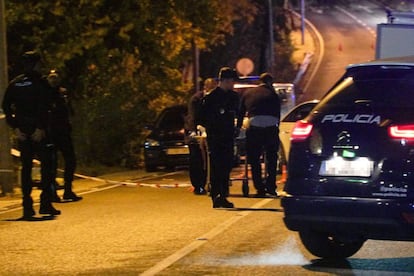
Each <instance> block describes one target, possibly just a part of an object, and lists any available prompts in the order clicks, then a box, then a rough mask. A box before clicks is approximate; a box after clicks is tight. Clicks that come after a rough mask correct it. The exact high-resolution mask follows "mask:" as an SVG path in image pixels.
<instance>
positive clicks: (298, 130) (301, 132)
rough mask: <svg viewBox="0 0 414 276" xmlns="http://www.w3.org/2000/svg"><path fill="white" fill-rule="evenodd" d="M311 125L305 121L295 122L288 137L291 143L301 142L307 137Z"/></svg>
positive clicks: (310, 130)
mask: <svg viewBox="0 0 414 276" xmlns="http://www.w3.org/2000/svg"><path fill="white" fill-rule="evenodd" d="M312 128H313V125H312V124H311V123H308V122H307V121H297V122H296V123H295V127H294V128H293V131H292V135H291V136H290V140H291V142H298V141H303V140H305V139H306V138H308V137H309V135H310V134H311V132H312Z"/></svg>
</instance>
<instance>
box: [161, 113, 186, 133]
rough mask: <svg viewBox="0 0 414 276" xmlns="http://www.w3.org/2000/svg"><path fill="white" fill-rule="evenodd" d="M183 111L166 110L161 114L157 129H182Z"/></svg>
mask: <svg viewBox="0 0 414 276" xmlns="http://www.w3.org/2000/svg"><path fill="white" fill-rule="evenodd" d="M185 114H186V112H185V110H184V109H166V110H165V111H164V112H163V113H161V115H160V118H159V120H158V123H157V128H159V129H164V130H180V129H183V128H184V119H185Z"/></svg>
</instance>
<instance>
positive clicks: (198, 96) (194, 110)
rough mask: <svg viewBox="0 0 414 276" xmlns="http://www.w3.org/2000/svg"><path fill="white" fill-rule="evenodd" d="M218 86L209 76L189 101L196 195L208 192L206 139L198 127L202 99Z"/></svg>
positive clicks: (189, 141)
mask: <svg viewBox="0 0 414 276" xmlns="http://www.w3.org/2000/svg"><path fill="white" fill-rule="evenodd" d="M216 86H217V82H216V80H215V79H213V78H207V79H206V80H205V81H204V86H203V90H202V91H198V92H196V93H195V94H194V95H193V96H192V97H191V98H190V101H189V103H188V115H187V125H186V128H187V132H188V136H187V140H188V142H187V143H188V148H189V150H190V166H189V174H190V180H191V184H192V185H193V187H194V194H195V195H204V194H206V193H207V191H206V189H205V186H206V181H207V172H206V164H205V162H206V159H207V158H206V154H207V153H206V145H205V139H204V138H199V139H197V138H196V137H197V136H201V133H200V131H199V130H198V129H197V126H198V125H201V124H202V122H201V121H200V110H201V101H202V99H203V97H204V96H205V95H207V94H208V92H210V91H211V90H212V89H214V88H215V87H216Z"/></svg>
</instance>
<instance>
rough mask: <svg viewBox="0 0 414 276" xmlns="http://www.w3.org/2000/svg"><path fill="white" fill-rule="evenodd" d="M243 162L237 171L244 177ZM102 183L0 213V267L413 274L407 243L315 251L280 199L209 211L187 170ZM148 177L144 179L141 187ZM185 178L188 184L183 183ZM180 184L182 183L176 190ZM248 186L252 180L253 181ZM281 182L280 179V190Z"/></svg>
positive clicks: (234, 197) (16, 271)
mask: <svg viewBox="0 0 414 276" xmlns="http://www.w3.org/2000/svg"><path fill="white" fill-rule="evenodd" d="M240 173H241V171H240V169H239V170H237V169H235V170H234V171H233V177H238V176H240ZM136 174H137V177H136V178H135V179H134V178H132V179H129V180H127V179H125V180H127V182H128V183H137V185H131V184H130V185H124V184H122V183H121V182H120V183H118V184H116V182H111V183H109V182H108V183H107V184H105V185H99V187H97V188H95V189H91V190H89V191H86V192H85V193H84V194H83V196H84V199H83V200H82V201H80V202H76V203H61V204H55V205H56V207H58V208H59V209H61V210H62V215H61V216H58V217H55V218H54V219H52V218H47V217H44V218H43V217H39V216H38V220H36V221H19V220H16V219H17V218H19V216H20V215H21V210H9V211H8V212H3V213H1V214H0V236H1V237H2V238H1V239H0V248H1V249H2V262H1V266H0V267H1V268H0V274H1V275H138V274H142V275H333V274H335V275H343V274H348V275H359V274H364V273H368V274H382V275H391V274H392V275H412V273H414V248H412V243H409V242H385V241H368V242H367V243H366V244H365V245H364V247H363V248H362V250H361V251H359V252H358V253H357V254H356V255H354V256H353V257H352V258H350V259H348V261H346V262H340V263H326V262H323V261H321V260H320V259H318V258H316V257H314V256H312V255H311V254H309V253H308V252H307V251H306V250H305V249H304V248H303V246H302V245H301V243H300V241H299V239H298V236H297V234H296V233H294V232H290V231H288V230H287V229H286V228H285V226H284V224H283V221H282V218H283V211H282V209H281V207H280V199H279V198H276V199H274V198H254V197H243V196H242V189H241V182H240V181H234V183H233V185H232V187H231V201H233V202H234V203H235V206H236V208H234V209H227V210H226V209H213V208H212V207H211V205H212V204H211V200H210V198H209V197H208V196H195V195H193V194H192V192H191V190H190V189H189V188H188V187H186V185H187V184H188V175H187V172H186V171H177V172H174V173H169V174H163V173H160V174H159V175H158V176H150V177H148V176H147V177H146V178H145V180H143V178H141V177H140V175H142V172H136ZM138 184H142V185H138ZM180 186H182V187H180ZM176 187H177V188H176ZM250 187H252V186H251V183H250ZM281 189H283V185H282V184H279V187H278V190H279V191H280V190H281Z"/></svg>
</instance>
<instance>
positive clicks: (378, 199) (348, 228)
mask: <svg viewBox="0 0 414 276" xmlns="http://www.w3.org/2000/svg"><path fill="white" fill-rule="evenodd" d="M285 192H286V196H285V197H283V198H282V206H283V208H284V222H285V224H286V226H287V227H288V228H289V229H290V230H293V231H298V232H299V235H300V238H301V240H302V242H303V244H304V245H305V247H306V248H307V249H308V250H309V251H310V252H311V253H312V254H314V255H316V256H319V257H322V258H337V259H338V258H339V259H340V258H347V257H349V256H351V255H353V254H354V253H356V252H357V251H358V250H359V249H360V248H361V247H362V245H363V244H364V242H365V241H366V240H367V239H376V240H400V241H414V57H407V58H399V59H386V60H377V61H372V62H367V63H363V64H356V65H350V66H349V67H347V69H346V72H345V74H344V76H343V77H342V78H341V79H340V80H339V81H338V82H337V84H336V85H335V86H334V87H333V88H332V89H331V90H330V91H329V92H328V93H327V94H326V95H325V96H324V97H323V99H322V100H321V101H320V103H319V104H317V105H316V107H315V108H314V109H313V110H312V111H311V113H310V114H309V115H308V116H307V117H306V118H305V119H304V120H301V121H299V122H297V123H296V126H295V128H294V130H293V132H292V135H291V148H290V155H289V162H288V178H287V183H286V185H285Z"/></svg>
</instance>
